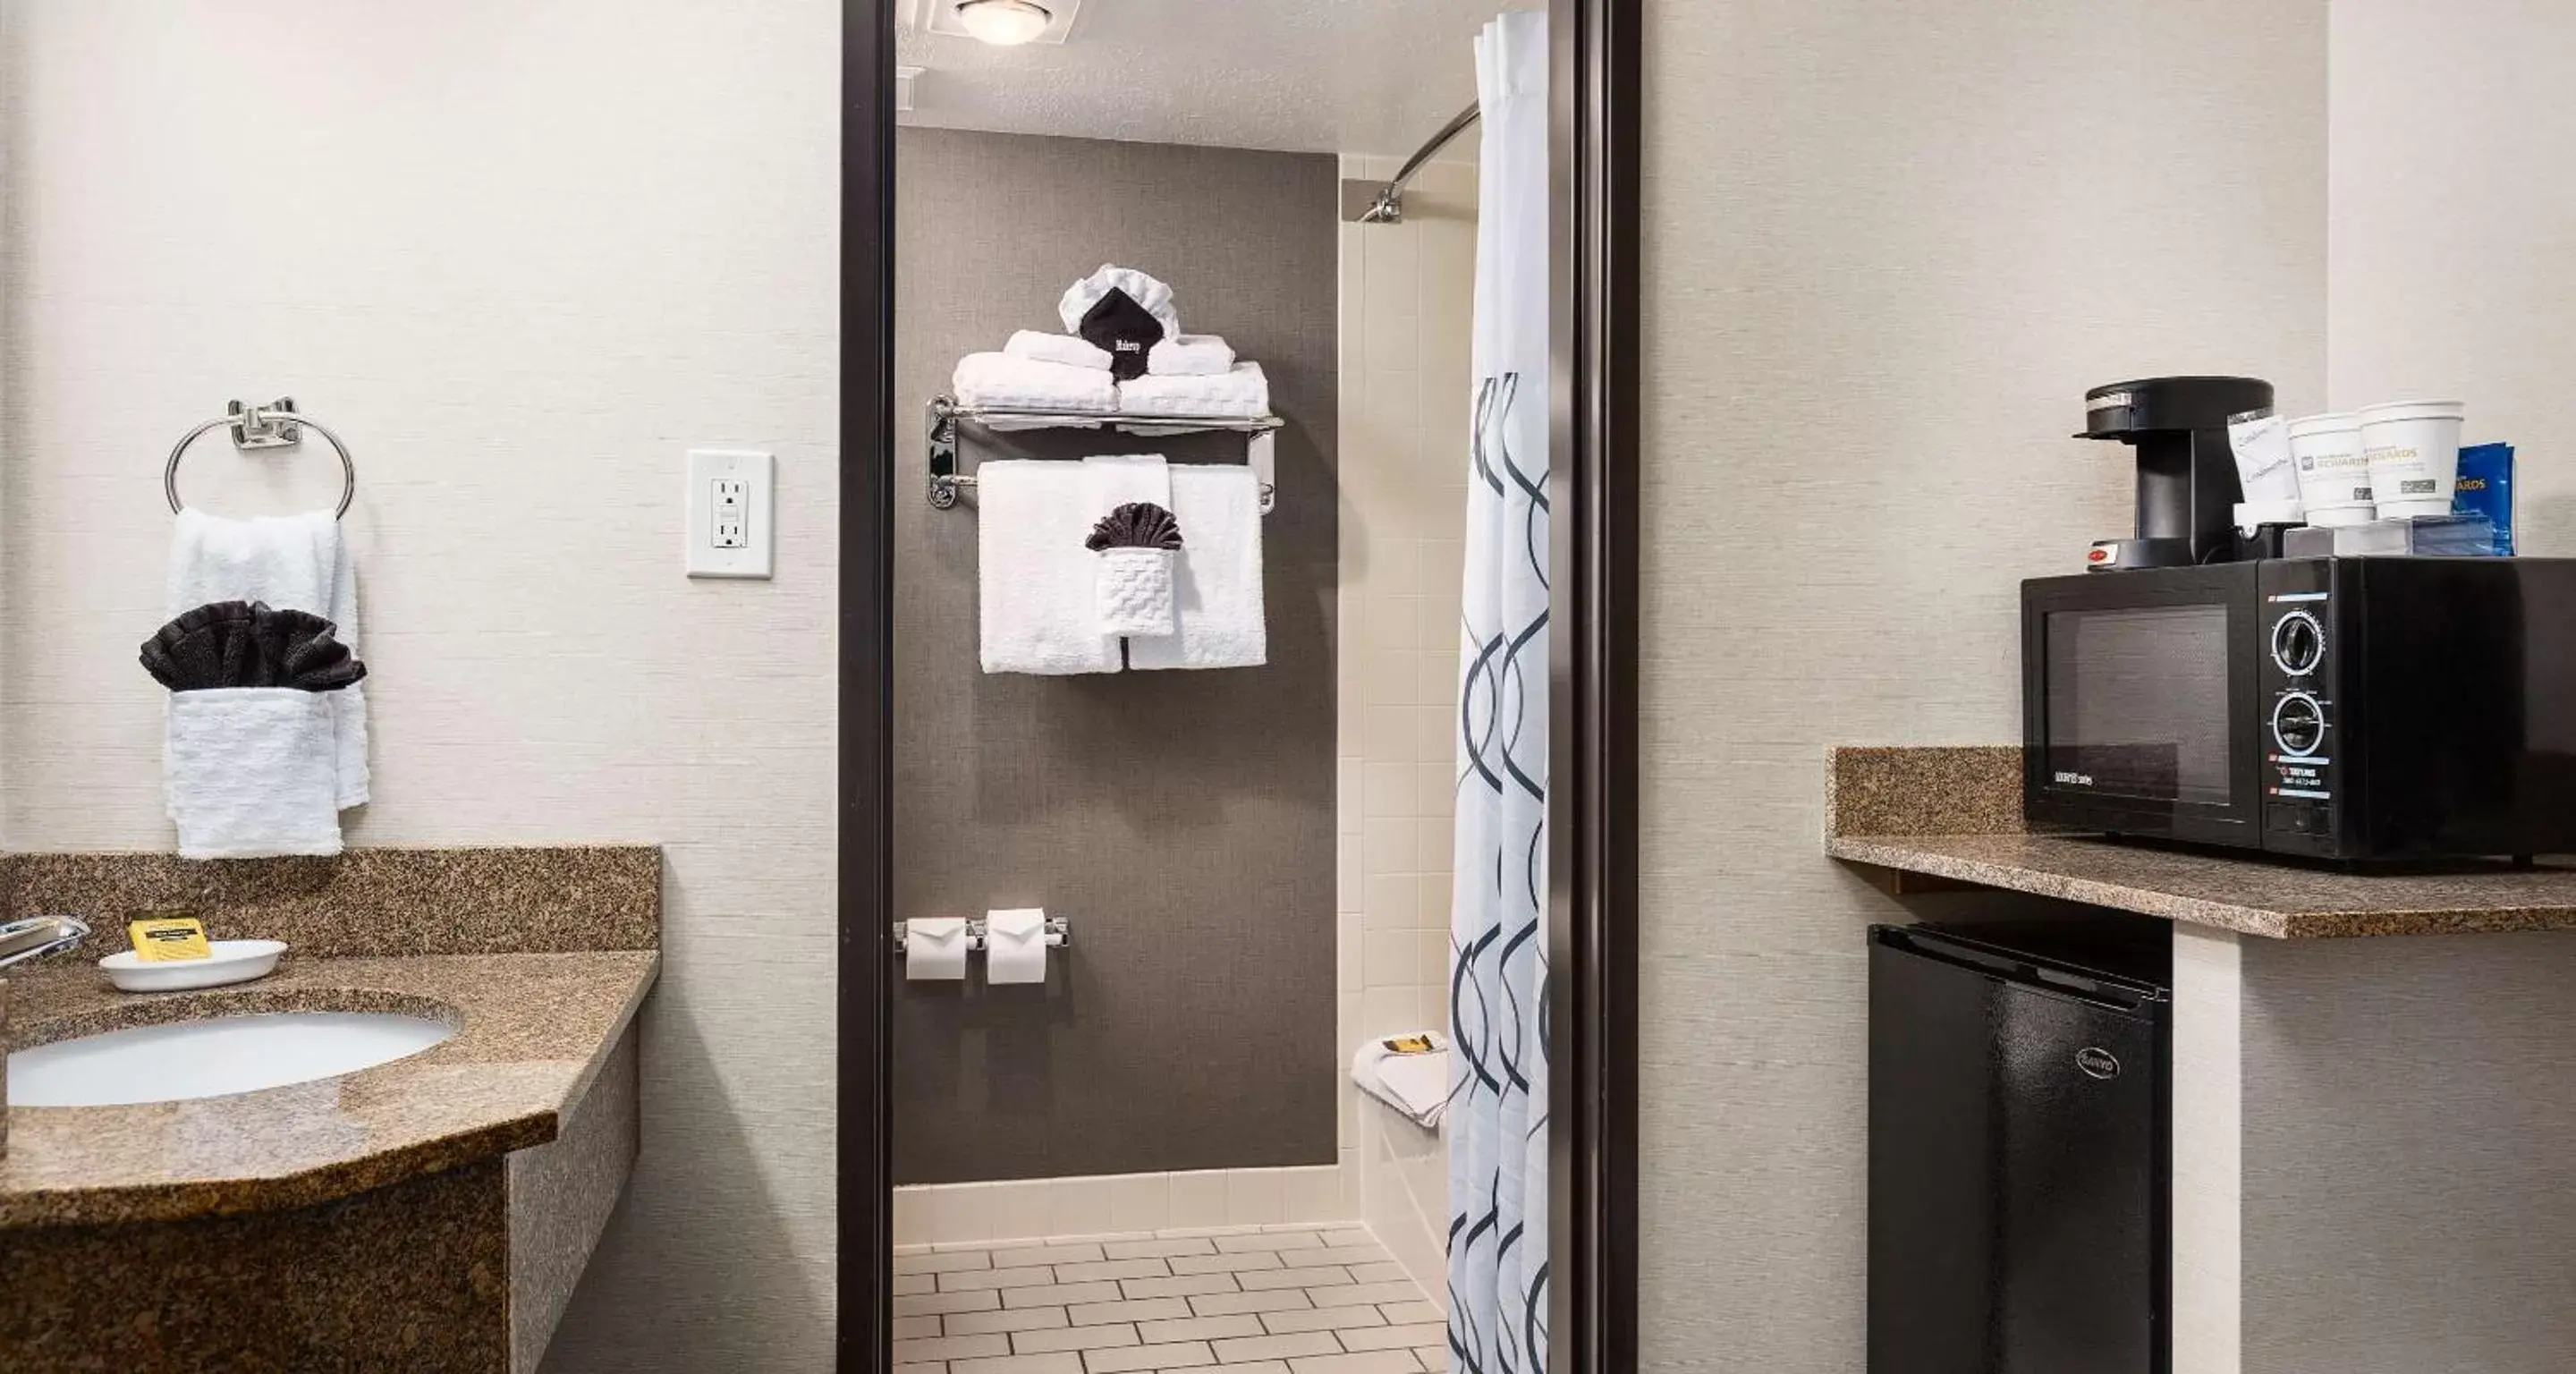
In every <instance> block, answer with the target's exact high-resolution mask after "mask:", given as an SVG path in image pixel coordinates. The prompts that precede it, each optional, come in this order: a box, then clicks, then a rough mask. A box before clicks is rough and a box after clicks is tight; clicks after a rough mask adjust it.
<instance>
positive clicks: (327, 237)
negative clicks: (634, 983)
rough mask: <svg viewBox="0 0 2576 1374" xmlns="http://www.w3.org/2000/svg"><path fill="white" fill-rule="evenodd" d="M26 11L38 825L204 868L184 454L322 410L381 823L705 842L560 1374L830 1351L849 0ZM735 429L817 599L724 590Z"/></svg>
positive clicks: (448, 830) (308, 487)
mask: <svg viewBox="0 0 2576 1374" xmlns="http://www.w3.org/2000/svg"><path fill="white" fill-rule="evenodd" d="M0 14H4V15H5V24H0V92H5V95H4V96H0V99H5V101H6V109H5V120H6V122H5V129H6V135H7V143H8V148H9V154H8V158H9V160H8V165H7V167H6V176H5V179H6V181H7V183H8V185H9V188H10V202H11V215H10V219H9V222H8V224H7V234H6V238H7V243H6V260H5V261H6V272H5V290H6V293H7V297H8V299H9V302H10V315H9V318H8V320H7V333H8V337H9V343H10V349H9V352H8V355H7V359H6V367H5V370H0V400H5V413H6V416H7V428H6V431H5V433H0V451H5V455H6V457H5V463H0V486H5V490H6V501H7V503H8V506H9V509H10V511H11V513H12V516H13V517H14V519H15V523H13V524H11V525H10V526H9V528H8V531H7V534H6V537H5V538H0V583H5V588H6V603H5V614H0V756H5V757H6V758H7V760H8V773H7V778H6V786H7V790H6V792H5V794H0V802H4V803H5V805H0V813H5V818H6V824H7V826H8V830H9V834H10V837H11V839H12V841H13V842H14V843H16V844H17V845H19V846H21V847H25V848H77V849H86V848H111V847H127V846H147V847H160V846H166V845H167V844H168V843H169V842H170V833H169V830H168V825H167V822H165V821H164V820H163V819H162V817H161V812H160V792H159V786H160V784H159V777H160V763H159V753H160V744H159V733H158V722H159V719H160V714H159V711H160V706H159V702H158V700H157V689H155V688H154V687H153V686H152V684H151V682H150V680H149V679H148V678H146V677H145V676H144V674H143V672H142V670H141V669H140V668H138V667H136V666H135V663H134V646H135V645H136V644H137V643H139V642H140V641H141V640H142V639H143V637H144V636H145V635H146V634H148V633H149V632H150V631H151V630H152V629H153V627H154V626H156V625H157V624H158V623H159V622H160V620H161V604H160V601H161V590H160V582H161V565H162V555H163V548H164V544H165V541H166V539H167V537H168V535H167V531H168V527H169V515H168V512H167V510H166V509H164V508H163V506H162V505H161V498H160V491H159V470H160V460H161V456H162V454H163V452H164V451H165V450H166V448H167V447H168V445H169V444H170V442H171V441H172V440H173V439H174V438H175V437H177V435H178V434H179V433H180V432H181V431H182V430H183V429H184V428H185V427H186V426H187V425H189V424H191V423H193V422H195V421H196V420H198V419H200V418H203V417H205V416H207V415H210V414H212V413H214V412H216V411H219V410H220V409H221V407H222V404H223V402H224V400H225V399H226V398H227V397H231V396H255V397H257V398H260V399H266V398H268V397H270V396H273V395H275V394H277V393H279V392H282V391H291V392H293V393H294V394H295V395H296V396H297V397H298V398H299V399H301V400H302V401H303V402H304V403H305V405H306V406H307V408H308V409H310V410H311V411H312V412H313V413H314V414H315V415H317V416H318V417H320V418H322V419H323V420H324V421H326V422H328V423H330V424H332V425H334V427H336V428H338V429H339V430H340V431H341V433H343V434H344V435H345V436H346V437H347V438H348V439H349V440H350V441H351V443H352V444H353V445H354V446H355V449H356V453H357V458H358V465H359V479H360V484H359V500H358V505H357V507H356V509H355V510H353V511H352V512H351V514H350V528H351V532H352V536H353V538H354V541H355V543H356V547H357V549H358V554H359V559H360V564H359V567H360V577H361V585H362V587H363V588H364V596H365V600H366V606H365V611H366V616H367V622H368V623H367V627H366V628H367V636H366V639H365V641H364V646H363V647H364V650H365V656H366V658H367V659H368V660H369V662H370V665H371V666H372V668H373V669H374V674H375V676H374V678H373V680H372V681H371V682H370V684H369V687H370V692H369V695H370V697H371V698H372V700H373V705H374V712H375V715H374V725H375V730H376V751H375V767H376V789H375V790H376V798H377V800H376V802H375V805H374V806H373V807H371V808H369V811H368V813H367V814H366V815H364V816H363V817H360V818H358V819H357V820H356V821H355V823H354V824H353V825H352V826H351V829H350V836H351V838H352V840H353V841H356V842H359V843H445V842H467V841H513V842H521V841H544V840H556V839H630V840H658V841H661V842H663V843H665V844H667V845H669V846H670V850H669V864H670V867H669V874H670V876H669V887H668V891H667V894H666V906H665V922H666V924H665V933H664V946H663V947H664V953H665V956H666V958H667V960H668V962H667V964H666V967H665V971H664V974H663V981H662V985H661V987H660V989H659V991H657V992H656V993H655V994H654V999H653V1002H652V1003H651V1005H650V1006H649V1007H648V1008H647V1010H646V1013H645V1022H644V1033H645V1038H644V1043H643V1119H644V1148H643V1157H642V1160H641V1163H640V1165H639V1168H638V1170H637V1173H636V1175H635V1178H634V1182H633V1185H632V1190H631V1192H630V1194H629V1196H628V1198H627V1201H626V1203H625V1205H624V1207H623V1208H622V1210H621V1211H620V1213H619V1215H618V1217H617V1219H616V1221H615V1222H614V1223H612V1225H611V1226H610V1228H609V1231H608V1234H607V1237H606V1238H605V1240H604V1242H603V1244H602V1247H601V1250H600V1253H599V1255H598V1257H597V1259H596V1261H595V1262H594V1265H593V1268H592V1271H591V1273H590V1276H589V1278H588V1279H587V1280H586V1282H585V1283H584V1285H583V1287H582V1290H581V1292H580V1293H579V1294H578V1295H577V1297H576V1298H575V1300H574V1303H573V1307H572V1310H571V1311H570V1312H569V1313H568V1314H567V1316H566V1318H565V1321H564V1325H563V1327H562V1329H561V1331H560V1333H559V1334H558V1336H557V1338H556V1343H555V1349H554V1351H553V1355H552V1357H551V1359H550V1360H549V1362H548V1364H547V1368H548V1369H549V1370H553V1371H558V1372H559V1374H571V1372H573V1371H583V1370H611V1369H614V1370H620V1371H660V1370H668V1371H700V1370H715V1369H741V1370H760V1371H796V1370H823V1369H827V1368H829V1357H830V1345H831V1338H832V1322H831V1314H832V1292H831V1283H832V1240H833V1236H832V1227H833V1215H834V1211H833V1188H834V1180H833V1171H832V1163H833V1107H832V1103H833V1071H834V1037H833V1003H832V993H833V963H834V960H833V949H834V943H833V934H832V931H833V924H834V919H833V886H832V883H833V869H832V864H833V859H832V853H833V795H834V785H833V753H834V733H833V683H834V678H835V672H834V662H833V655H834V642H833V634H834V591H833V588H834V583H835V577H836V571H835V562H836V556H837V555H836V546H837V539H836V534H835V526H834V514H833V512H834V510H835V508H836V502H837V499H838V496H837V484H836V480H835V471H834V464H835V460H836V455H835V453H834V451H833V447H832V445H833V440H834V427H835V423H836V400H835V393H836V386H837V383H836V369H837V357H836V349H837V343H836V339H837V333H838V324H837V318H836V317H837V305H836V294H837V290H838V286H837V263H838V229H837V224H838V210H837V186H838V179H839V116H838V104H837V102H838V90H839V80H840V70H839V45H838V41H837V40H838V36H839V26H840V10H839V6H838V5H835V4H831V3H827V2H826V0H793V3H773V4H764V5H758V6H742V5H718V4H708V3H696V2H693V0H551V2H550V3H547V4H544V5H528V4H524V3H519V2H518V0H460V2H459V3H452V4H442V5H434V6H422V5H412V4H397V3H392V0H365V3H353V4H333V5H325V4H318V3H289V2H288V0H233V2H232V3H227V4H222V5H213V4H184V5H183V4H171V3H164V2H163V0H81V3H78V4H73V3H62V2H61V0H54V2H51V3H44V2H38V0H20V2H17V3H10V4H8V5H7V6H6V8H5V11H0ZM692 444H718V445H722V446H731V447H758V448H765V449H772V450H775V451H776V452H777V453H778V455H779V470H780V494H779V503H778V522H779V523H778V533H779V546H778V567H779V575H778V578H777V580H776V581H774V582H770V583H748V584H746V583H691V582H688V581H686V580H684V579H683V578H682V577H681V576H680V539H681V534H680V527H681V510H680V496H681V487H682V483H681V462H682V452H683V450H684V449H686V448H687V447H689V446H690V445H692ZM330 467H331V464H330V461H329V459H328V457H327V455H325V454H321V453H312V452H308V453H305V454H303V455H302V456H300V457H296V458H293V459H280V460H274V461H272V460H269V459H254V458H246V457H243V456H241V455H237V454H235V453H233V452H232V451H231V449H230V447H229V446H228V445H225V444H223V443H221V442H220V441H217V442H216V443H214V444H212V445H209V446H204V447H200V448H199V449H197V450H196V451H195V455H194V457H192V458H191V460H190V462H189V464H188V467H187V475H188V479H189V483H188V490H189V493H190V495H191V497H192V499H196V500H199V501H201V502H202V503H204V504H206V505H208V506H210V507H212V508H214V509H217V510H232V511H237V512H238V511H248V510H254V509H269V510H291V509H298V508H305V507H309V506H311V505H314V504H318V503H320V502H322V501H324V500H326V499H328V497H329V495H330V494H331V493H332V492H333V491H335V489H336V488H335V483H334V482H333V481H332V480H331V477H332V474H331V473H330ZM227 479H229V480H227Z"/></svg>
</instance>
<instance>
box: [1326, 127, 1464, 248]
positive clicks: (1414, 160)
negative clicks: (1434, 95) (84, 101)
mask: <svg viewBox="0 0 2576 1374" xmlns="http://www.w3.org/2000/svg"><path fill="white" fill-rule="evenodd" d="M1482 113H1483V112H1482V110H1481V109H1480V108H1479V107H1477V106H1474V105H1470V106H1468V107H1467V108H1465V109H1463V110H1460V111H1459V112H1458V117H1457V118H1455V119H1453V120H1450V121H1449V122H1448V123H1447V124H1445V125H1442V126H1441V129H1440V132H1438V133H1436V134H1433V135H1432V136H1431V141H1430V142H1428V143H1425V144H1423V145H1422V147H1421V148H1420V149H1419V150H1418V151H1416V152H1415V153H1414V155H1413V156H1411V157H1409V158H1406V159H1405V160H1404V165H1403V166H1402V167H1400V168H1398V169H1396V173H1395V180H1393V181H1390V182H1387V183H1386V184H1384V185H1382V186H1380V187H1378V188H1377V194H1376V196H1375V197H1373V198H1372V199H1371V200H1370V201H1369V203H1368V205H1367V206H1366V207H1365V208H1361V209H1358V210H1357V211H1356V212H1355V213H1354V212H1353V211H1352V210H1350V209H1347V208H1346V209H1345V211H1344V213H1343V218H1345V219H1347V220H1350V221H1351V222H1353V223H1355V224H1402V223H1403V222H1404V186H1405V183H1406V182H1409V181H1411V180H1413V174H1414V173H1416V172H1419V171H1421V170H1422V165H1423V164H1424V163H1426V162H1429V161H1430V160H1431V157H1432V155H1433V154H1434V153H1437V152H1439V151H1440V150H1441V149H1443V148H1446V147H1448V146H1449V141H1450V140H1451V139H1454V138H1456V137H1457V136H1458V135H1460V134H1463V133H1465V132H1467V128H1468V126H1469V125H1471V124H1474V123H1475V122H1476V120H1477V119H1478V118H1479V117H1480V116H1481V115H1482Z"/></svg>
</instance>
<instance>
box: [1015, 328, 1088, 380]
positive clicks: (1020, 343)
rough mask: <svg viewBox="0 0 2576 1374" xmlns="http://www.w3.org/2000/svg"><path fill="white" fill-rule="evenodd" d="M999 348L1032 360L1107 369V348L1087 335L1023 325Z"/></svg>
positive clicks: (1067, 365) (1016, 356) (1066, 365)
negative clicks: (1045, 330)
mask: <svg viewBox="0 0 2576 1374" xmlns="http://www.w3.org/2000/svg"><path fill="white" fill-rule="evenodd" d="M1002 351H1003V352H1005V353H1008V354H1010V355H1011V356H1012V357H1014V358H1026V359H1028V360H1029V361H1030V362H1033V363H1057V364H1061V365H1062V366H1065V367H1087V368H1090V369H1091V370H1092V371H1094V372H1106V371H1108V370H1109V352H1108V350H1106V349H1104V348H1102V347H1100V346H1099V345H1097V344H1095V343H1093V342H1092V341H1091V340H1089V339H1077V338H1075V337H1074V336H1072V335H1071V334H1041V333H1039V332H1038V331H1036V330H1034V329H1023V330H1019V331H1017V332H1016V333H1014V334H1012V335H1011V341H1010V342H1009V343H1006V344H1004V345H1002Z"/></svg>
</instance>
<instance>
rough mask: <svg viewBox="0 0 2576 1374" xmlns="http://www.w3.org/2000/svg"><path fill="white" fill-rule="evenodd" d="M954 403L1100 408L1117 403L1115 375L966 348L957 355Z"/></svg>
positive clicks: (1078, 410)
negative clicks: (965, 351) (965, 353)
mask: <svg viewBox="0 0 2576 1374" xmlns="http://www.w3.org/2000/svg"><path fill="white" fill-rule="evenodd" d="M950 380H951V381H952V382H953V383H954V384H955V389H956V396H957V401H958V404H960V405H964V406H967V407H970V408H973V409H977V410H981V409H986V408H991V409H995V410H1042V411H1064V412H1069V413H1072V414H1076V415H1091V414H1106V413H1108V412H1109V411H1113V410H1116V409H1117V408H1118V381H1117V379H1116V378H1115V377H1112V376H1111V375H1110V374H1108V373H1106V372H1101V371H1096V370H1094V369H1092V368H1088V367H1067V366H1065V365H1064V364H1062V363H1040V362H1031V361H1030V360H1028V359H1026V358H1014V357H1012V356H1011V355H1010V354H1008V353H969V354H967V355H966V356H965V357H963V358H960V359H958V360H957V372H956V375H955V376H954V377H952V378H951V379H950Z"/></svg>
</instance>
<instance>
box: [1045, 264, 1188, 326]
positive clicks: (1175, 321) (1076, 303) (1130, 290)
mask: <svg viewBox="0 0 2576 1374" xmlns="http://www.w3.org/2000/svg"><path fill="white" fill-rule="evenodd" d="M1112 290H1117V291H1124V292H1126V293H1127V298H1128V299H1129V300H1132V301H1134V302H1136V303H1137V304H1138V305H1141V306H1143V307H1145V313H1146V314H1148V315H1151V316H1153V317H1154V318H1155V320H1156V321H1158V322H1160V323H1161V325H1162V326H1163V337H1164V338H1166V339H1171V338H1178V337H1179V336H1180V332H1181V312H1180V311H1178V310H1176V309H1174V308H1173V306H1172V288H1170V287H1168V286H1166V285H1164V284H1163V283H1161V282H1159V281H1156V280H1155V279H1153V278H1152V277H1149V276H1146V275H1145V274H1144V273H1142V272H1139V271H1137V270H1136V269H1134V268H1132V267H1118V266H1115V265H1113V264H1110V263H1105V262H1104V263H1102V264H1100V270H1099V271H1097V272H1094V273H1092V274H1091V275H1090V276H1087V277H1085V278H1083V279H1082V280H1080V281H1078V282H1075V283H1074V284H1073V285H1071V286H1069V287H1067V288H1065V293H1064V298H1063V299H1062V300H1059V301H1057V302H1056V303H1055V314H1056V318H1057V319H1059V320H1062V321H1064V332H1065V333H1067V334H1076V333H1080V332H1081V330H1082V317H1083V316H1085V315H1088V314H1090V313H1091V307H1093V306H1095V305H1098V304H1100V298H1101V297H1103V296H1106V295H1108V294H1109V293H1110V292H1111V291H1112Z"/></svg>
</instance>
